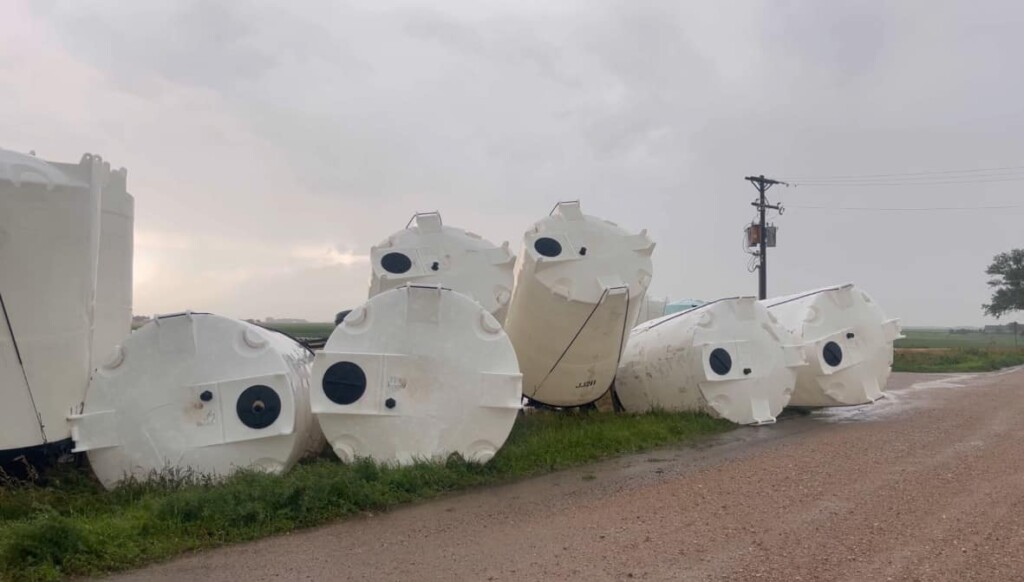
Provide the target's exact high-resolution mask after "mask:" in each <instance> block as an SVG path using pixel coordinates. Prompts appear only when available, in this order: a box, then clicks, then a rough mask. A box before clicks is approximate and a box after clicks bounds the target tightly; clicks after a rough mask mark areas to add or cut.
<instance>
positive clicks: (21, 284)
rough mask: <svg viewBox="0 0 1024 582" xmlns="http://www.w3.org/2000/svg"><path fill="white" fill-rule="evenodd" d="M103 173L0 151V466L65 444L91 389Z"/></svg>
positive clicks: (93, 159)
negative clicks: (0, 397) (74, 415)
mask: <svg viewBox="0 0 1024 582" xmlns="http://www.w3.org/2000/svg"><path fill="white" fill-rule="evenodd" d="M109 175H110V167H109V164H106V163H104V162H103V160H102V159H101V158H99V157H98V156H92V155H88V154H86V155H85V156H83V157H82V160H81V162H80V163H78V164H59V165H58V164H52V163H48V162H45V161H43V160H40V159H37V158H35V157H34V156H28V155H23V154H18V153H15V152H11V151H7V150H0V311H2V317H0V393H2V394H3V399H4V406H3V407H2V409H0V425H2V426H3V430H0V461H4V460H9V459H14V458H20V457H25V458H26V459H28V460H29V461H35V460H42V459H43V458H45V457H46V456H47V453H48V452H52V451H55V450H61V449H63V448H65V447H67V446H68V445H70V441H69V437H70V429H69V427H68V423H67V416H68V414H70V413H71V412H73V411H74V410H75V409H77V408H78V407H79V406H80V405H81V402H82V397H83V395H84V394H85V389H86V386H87V385H88V383H89V366H90V360H91V353H90V343H91V335H92V323H93V301H94V294H95V289H96V270H97V261H98V255H99V222H100V196H101V192H102V188H103V186H104V185H105V183H106V182H107V180H108V179H109Z"/></svg>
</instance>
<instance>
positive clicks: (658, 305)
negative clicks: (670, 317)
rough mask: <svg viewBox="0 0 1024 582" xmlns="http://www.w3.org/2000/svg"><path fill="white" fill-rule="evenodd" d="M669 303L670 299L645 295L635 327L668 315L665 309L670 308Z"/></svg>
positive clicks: (637, 313) (637, 314) (638, 311)
mask: <svg viewBox="0 0 1024 582" xmlns="http://www.w3.org/2000/svg"><path fill="white" fill-rule="evenodd" d="M668 302H669V300H668V297H661V298H658V297H651V296H650V295H644V298H643V299H642V300H641V301H640V309H638V310H637V312H636V323H635V324H634V326H636V325H640V324H641V323H643V322H645V321H650V320H652V319H658V318H659V317H661V316H663V315H667V312H666V311H665V309H667V308H668Z"/></svg>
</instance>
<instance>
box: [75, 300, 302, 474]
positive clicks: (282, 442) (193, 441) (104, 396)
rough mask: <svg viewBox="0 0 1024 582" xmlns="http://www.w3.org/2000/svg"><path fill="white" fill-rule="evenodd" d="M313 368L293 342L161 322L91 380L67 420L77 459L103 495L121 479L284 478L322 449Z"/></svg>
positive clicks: (213, 320) (257, 330)
mask: <svg viewBox="0 0 1024 582" xmlns="http://www.w3.org/2000/svg"><path fill="white" fill-rule="evenodd" d="M312 360H313V354H312V352H311V351H309V350H308V349H307V348H305V347H304V346H302V345H301V344H299V343H298V342H296V341H295V340H293V339H291V338H289V337H287V336H285V335H283V334H280V333H277V332H274V331H271V330H267V329H264V328H261V327H258V326H255V325H252V324H250V323H246V322H244V321H238V320H234V319H229V318H226V317H221V316H219V315H212V314H207V313H181V314H174V315H166V316H158V317H156V318H155V319H153V320H152V321H150V322H149V323H147V324H146V325H144V326H143V327H141V328H139V329H138V330H137V331H136V332H135V333H133V334H132V335H130V336H129V337H128V338H126V339H125V340H124V342H123V344H122V345H121V347H120V348H118V349H115V350H114V351H113V352H112V353H111V354H110V357H109V358H108V360H107V361H106V362H104V363H103V365H101V366H100V368H99V369H98V370H97V371H96V373H95V374H94V376H93V378H92V381H91V382H90V384H89V390H88V392H87V393H86V397H85V407H84V410H83V411H82V413H81V414H77V415H73V416H72V417H71V418H70V421H71V425H72V437H73V438H74V441H75V451H76V452H80V451H85V452H87V453H88V455H89V463H90V465H92V469H93V472H94V473H95V474H96V476H97V477H98V478H99V480H100V481H101V482H102V483H103V485H104V486H105V487H107V488H108V489H109V488H112V487H114V486H116V485H117V483H118V482H120V481H121V480H122V479H123V478H124V477H125V476H132V477H135V478H138V479H146V478H149V477H152V476H154V475H158V474H166V473H172V474H183V473H184V474H192V475H209V476H214V477H223V476H226V475H228V474H230V473H232V472H233V471H235V470H237V469H240V468H247V467H251V468H255V469H259V470H264V471H267V472H272V473H281V472H284V471H286V470H288V469H289V468H290V467H291V466H292V465H294V464H295V462H296V461H298V460H299V459H300V458H301V457H302V456H303V455H304V454H306V453H309V452H313V451H316V450H317V443H318V442H319V443H322V437H321V436H320V434H319V429H318V428H317V426H316V423H315V422H314V420H313V417H312V414H311V413H310V409H309V366H310V363H311V362H312Z"/></svg>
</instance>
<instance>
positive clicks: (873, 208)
mask: <svg viewBox="0 0 1024 582" xmlns="http://www.w3.org/2000/svg"><path fill="white" fill-rule="evenodd" d="M786 208H800V209H804V210H852V211H889V212H941V211H976V210H1008V209H1011V208H1024V204H1015V205H1005V206H928V207H917V208H893V207H885V206H797V205H793V204H790V205H788V206H786Z"/></svg>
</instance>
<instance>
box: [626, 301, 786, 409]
mask: <svg viewBox="0 0 1024 582" xmlns="http://www.w3.org/2000/svg"><path fill="white" fill-rule="evenodd" d="M803 364H804V362H803V357H802V353H801V350H800V346H797V345H794V344H793V342H792V338H791V337H790V335H789V333H788V332H786V331H785V330H784V329H782V328H781V327H779V326H778V324H777V323H776V322H775V321H774V319H773V318H772V316H771V315H770V314H769V312H768V310H767V309H766V308H765V307H764V306H763V305H761V304H760V303H758V301H757V299H755V298H753V297H739V298H731V299H719V300H718V301H712V302H710V303H705V304H703V305H701V306H699V307H694V308H692V309H690V310H689V311H683V312H679V313H674V314H671V315H666V316H665V317H662V318H660V319H655V320H653V321H648V322H647V323H644V324H641V325H639V326H637V327H636V328H635V329H633V331H632V333H631V334H630V336H629V342H628V343H627V345H626V351H625V353H623V355H622V363H621V364H620V365H619V371H618V374H617V375H616V377H615V394H616V396H617V397H618V399H619V402H620V403H621V404H622V406H623V408H625V409H626V410H627V411H629V412H644V411H648V410H652V409H656V408H657V409H664V410H673V411H680V410H691V411H699V412H706V413H708V414H711V415H712V416H716V417H720V418H724V419H727V420H730V421H732V422H735V423H738V424H767V423H772V422H775V417H776V416H778V415H779V413H780V412H782V409H783V408H784V407H785V406H786V404H787V403H788V402H789V399H790V395H791V394H792V393H793V389H794V386H795V384H796V375H797V370H798V369H799V368H800V367H802V366H803Z"/></svg>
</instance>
